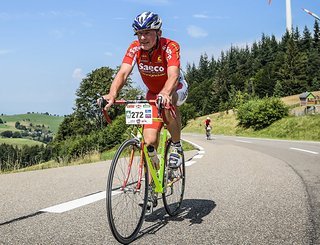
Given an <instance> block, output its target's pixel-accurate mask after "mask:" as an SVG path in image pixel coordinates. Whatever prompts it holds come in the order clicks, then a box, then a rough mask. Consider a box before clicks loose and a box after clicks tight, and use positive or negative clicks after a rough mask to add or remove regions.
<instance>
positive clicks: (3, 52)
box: [0, 49, 12, 55]
mask: <svg viewBox="0 0 320 245" xmlns="http://www.w3.org/2000/svg"><path fill="white" fill-rule="evenodd" d="M9 53H12V50H10V49H0V55H5V54H9Z"/></svg>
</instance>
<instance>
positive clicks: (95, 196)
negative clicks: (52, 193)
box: [40, 191, 106, 213]
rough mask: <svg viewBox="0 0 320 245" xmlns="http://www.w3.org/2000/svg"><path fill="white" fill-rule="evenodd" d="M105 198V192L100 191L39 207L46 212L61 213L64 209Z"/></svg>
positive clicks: (68, 209) (67, 209)
mask: <svg viewBox="0 0 320 245" xmlns="http://www.w3.org/2000/svg"><path fill="white" fill-rule="evenodd" d="M104 198H106V192H105V191H102V192H99V193H96V194H93V195H90V196H86V197H82V198H79V199H76V200H73V201H70V202H65V203H61V204H58V205H55V206H52V207H49V208H45V209H41V210H40V212H47V213H63V212H66V211H70V210H72V209H75V208H79V207H81V206H84V205H87V204H90V203H93V202H97V201H100V200H102V199H104Z"/></svg>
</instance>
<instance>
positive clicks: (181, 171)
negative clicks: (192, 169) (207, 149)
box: [162, 140, 186, 216]
mask: <svg viewBox="0 0 320 245" xmlns="http://www.w3.org/2000/svg"><path fill="white" fill-rule="evenodd" d="M171 147H172V146H171V140H168V142H167V144H166V151H165V173H164V176H163V178H164V179H163V185H164V192H163V193H162V199H163V205H164V208H165V210H166V212H167V213H168V214H169V215H170V216H175V215H177V214H178V213H179V211H180V208H181V205H182V201H183V195H184V189H185V181H186V171H185V162H184V154H183V153H182V163H181V165H180V166H179V168H177V169H176V170H172V169H170V168H169V166H168V160H169V155H170V152H171V151H172V150H171Z"/></svg>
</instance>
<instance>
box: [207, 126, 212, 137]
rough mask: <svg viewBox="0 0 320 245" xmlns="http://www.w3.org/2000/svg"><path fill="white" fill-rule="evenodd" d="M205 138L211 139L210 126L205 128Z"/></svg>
mask: <svg viewBox="0 0 320 245" xmlns="http://www.w3.org/2000/svg"><path fill="white" fill-rule="evenodd" d="M206 138H207V140H210V139H211V126H210V125H208V126H206Z"/></svg>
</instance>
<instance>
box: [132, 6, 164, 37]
mask: <svg viewBox="0 0 320 245" xmlns="http://www.w3.org/2000/svg"><path fill="white" fill-rule="evenodd" d="M161 25H162V20H161V18H160V17H159V15H157V14H155V13H153V12H150V11H149V12H143V13H142V14H139V15H138V16H137V17H136V18H135V19H134V21H133V24H132V27H133V30H134V31H135V32H137V31H140V30H148V29H153V30H160V28H161Z"/></svg>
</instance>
